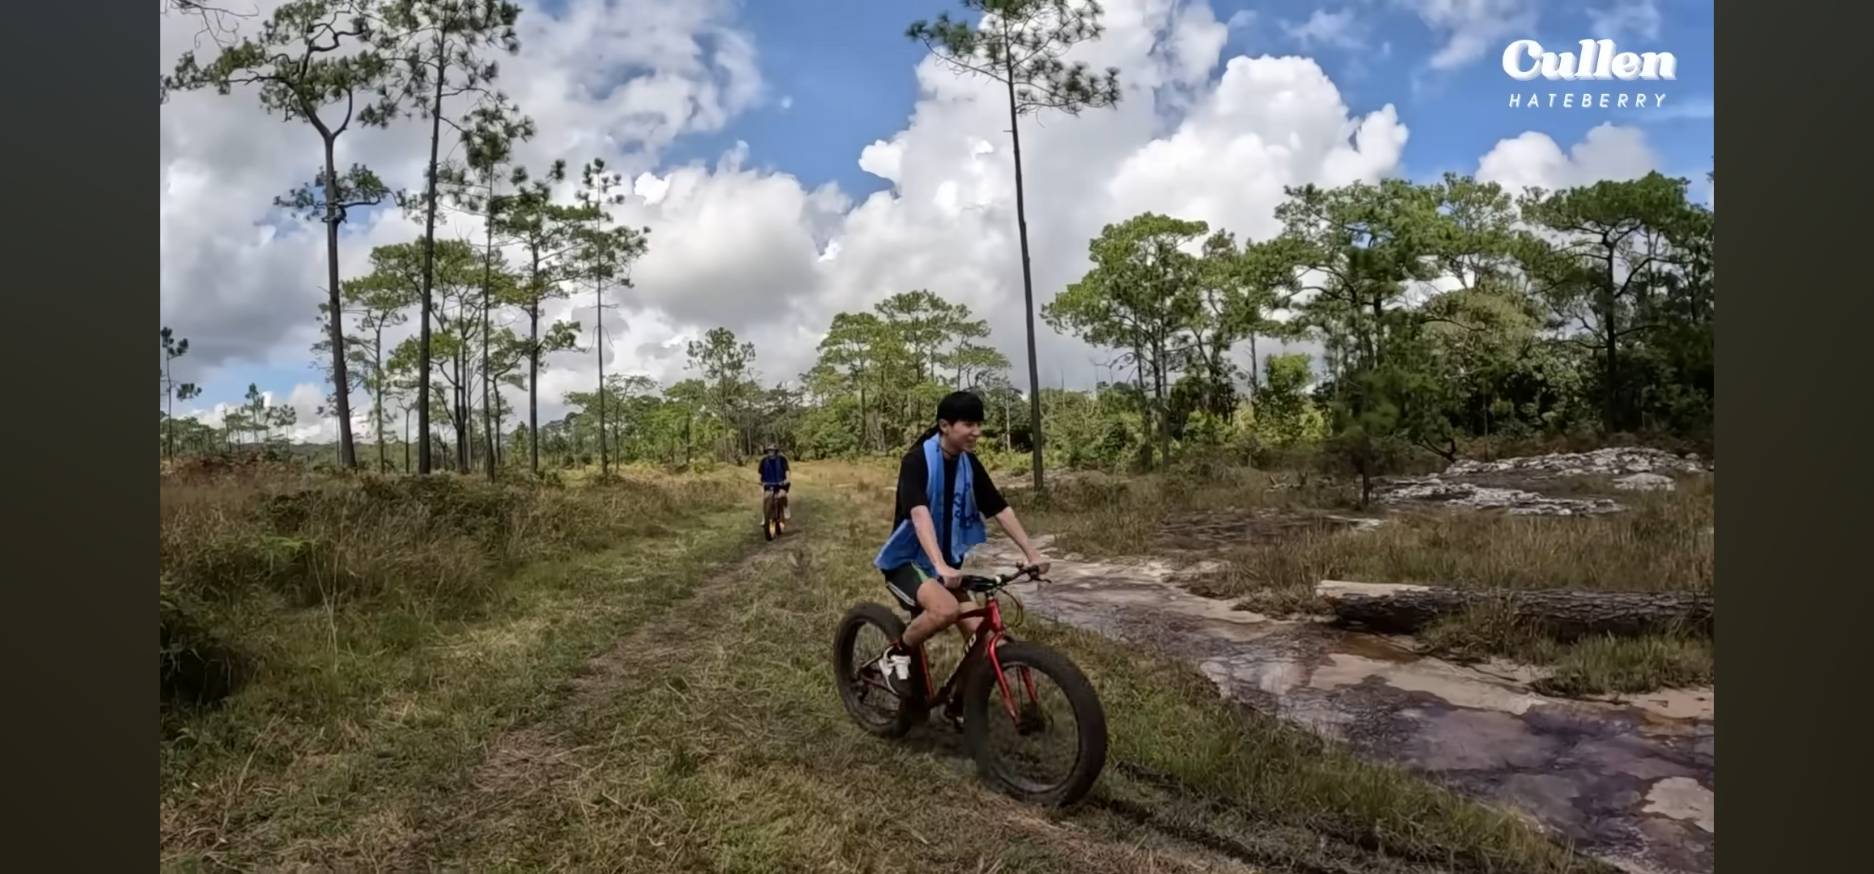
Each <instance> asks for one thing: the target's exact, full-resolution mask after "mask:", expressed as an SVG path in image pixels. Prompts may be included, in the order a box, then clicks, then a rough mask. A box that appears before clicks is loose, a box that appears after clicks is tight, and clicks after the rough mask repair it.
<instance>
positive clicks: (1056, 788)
mask: <svg viewBox="0 0 1874 874" xmlns="http://www.w3.org/2000/svg"><path fill="white" fill-rule="evenodd" d="M997 657H998V659H999V660H1000V661H1001V664H1002V674H1001V677H1000V678H998V677H997V675H996V669H995V666H994V665H992V664H991V663H990V661H989V660H988V659H987V658H984V659H983V660H981V661H980V662H978V663H977V664H976V666H975V667H974V668H973V669H972V670H971V672H970V676H969V679H968V681H967V682H966V683H965V685H964V691H963V695H964V697H963V742H964V745H965V747H966V748H967V749H968V750H969V751H970V754H971V755H972V756H974V757H975V759H976V768H977V772H978V773H979V774H980V775H981V776H982V778H983V779H984V780H986V781H987V782H988V783H990V785H992V786H994V787H996V788H997V789H999V790H1001V791H1003V792H1006V793H1008V794H1010V795H1013V796H1015V797H1016V798H1019V799H1021V800H1023V801H1028V802H1032V803H1036V804H1043V805H1048V806H1052V807H1067V806H1069V805H1072V804H1074V803H1075V802H1078V801H1079V800H1080V799H1081V798H1082V797H1084V796H1085V795H1086V794H1087V791H1088V790H1090V789H1092V788H1093V783H1094V781H1096V780H1098V779H1099V776H1100V771H1101V770H1102V769H1103V768H1104V767H1105V766H1106V712H1105V711H1104V710H1103V709H1102V708H1101V706H1100V699H1099V696H1098V695H1097V694H1096V693H1095V692H1094V691H1093V684H1092V683H1090V682H1088V681H1087V678H1086V675H1085V674H1082V673H1081V672H1080V669H1079V668H1078V667H1076V666H1075V665H1074V663H1073V662H1072V661H1069V660H1068V659H1067V657H1066V656H1063V655H1061V654H1060V653H1057V652H1055V651H1053V650H1051V649H1048V648H1047V647H1043V646H1038V645H1036V644H1032V643H1016V642H1007V643H1004V644H1002V645H1001V646H1000V647H999V648H998V651H997Z"/></svg>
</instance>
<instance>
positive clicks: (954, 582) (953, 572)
mask: <svg viewBox="0 0 1874 874" xmlns="http://www.w3.org/2000/svg"><path fill="white" fill-rule="evenodd" d="M937 582H939V583H942V584H943V587H944V588H946V589H951V590H955V589H960V588H963V572H962V571H959V570H957V569H956V568H953V567H951V566H949V565H939V566H938V567H937Z"/></svg>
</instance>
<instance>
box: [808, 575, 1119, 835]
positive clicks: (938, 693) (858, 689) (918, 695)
mask: <svg viewBox="0 0 1874 874" xmlns="http://www.w3.org/2000/svg"><path fill="white" fill-rule="evenodd" d="M1024 576H1028V577H1034V576H1035V574H1034V572H1033V571H1032V569H1029V570H1023V571H1018V572H1016V573H1013V574H1007V575H1002V576H998V577H995V578H989V577H977V576H965V577H964V578H963V588H964V590H965V591H968V592H970V593H971V594H972V595H979V596H981V599H982V601H981V606H979V607H977V608H976V609H974V610H967V611H965V612H964V613H963V616H962V618H965V619H969V618H981V619H982V620H983V623H982V624H981V625H980V626H979V627H978V628H977V631H976V635H975V637H974V638H973V639H972V640H971V641H970V645H969V649H968V651H966V652H965V653H964V655H963V660H962V662H961V663H959V664H958V665H957V668H956V670H954V671H953V672H951V674H950V676H949V678H948V679H946V680H945V681H944V683H943V685H942V686H941V687H940V686H937V685H936V684H935V683H934V682H933V678H932V677H931V672H930V659H929V657H928V655H927V654H926V653H925V651H924V647H922V646H920V647H918V648H917V650H916V651H915V652H913V653H912V654H911V676H910V678H909V680H906V681H899V684H900V685H901V686H909V689H908V690H907V691H906V693H905V694H902V695H901V694H899V693H897V692H894V691H892V688H891V687H890V686H889V685H887V683H886V681H885V677H884V674H883V672H882V670H881V664H882V662H881V657H882V656H883V654H884V652H885V649H886V647H887V646H888V645H889V644H890V642H891V641H893V640H897V639H898V638H899V637H900V636H901V635H902V634H904V628H905V623H904V620H902V619H900V618H899V617H898V615H897V614H896V613H893V612H892V611H891V610H890V609H889V608H887V607H885V606H884V605H882V604H859V605H856V606H854V607H853V608H852V609H851V610H849V611H847V613H846V616H845V617H844V618H843V619H841V620H840V623H839V628H838V630H837V631H836V632H835V633H834V637H833V669H834V674H835V681H836V682H837V683H838V685H839V696H840V701H841V702H842V703H843V704H845V706H846V712H847V713H848V714H849V715H850V716H852V718H853V721H854V722H857V723H859V726H860V727H861V728H864V729H865V730H866V731H868V732H871V733H872V734H875V735H878V736H880V737H889V738H896V737H902V736H904V735H905V733H906V732H909V731H910V730H911V728H912V727H913V726H915V725H916V724H917V723H919V722H921V721H924V720H926V719H927V718H928V717H929V714H930V712H931V711H932V710H934V709H936V708H938V707H942V708H943V709H944V714H945V716H946V717H948V718H950V719H951V720H953V721H960V722H961V723H962V728H963V744H964V747H965V749H967V750H968V751H969V753H970V756H971V757H972V758H973V759H975V761H976V767H977V772H978V773H979V774H980V775H981V777H982V778H983V779H984V780H985V781H986V782H988V783H989V784H990V785H992V786H994V787H995V788H997V789H998V790H1000V791H1003V792H1006V793H1008V794H1010V795H1012V796H1014V797H1016V798H1019V799H1021V800H1023V801H1028V802H1032V803H1038V804H1043V805H1048V806H1052V807H1067V806H1069V805H1072V804H1074V803H1075V802H1078V801H1079V800H1080V799H1081V798H1082V797H1084V796H1085V795H1086V794H1087V791H1088V790H1090V789H1092V788H1093V784H1094V781H1096V780H1098V779H1099V776H1100V771H1101V769H1103V768H1104V767H1105V765H1106V713H1105V711H1104V710H1103V709H1102V708H1101V706H1100V699H1099V696H1098V695H1097V694H1096V693H1095V692H1094V691H1093V684H1092V683H1090V682H1088V681H1087V677H1086V675H1085V674H1084V673H1082V672H1081V671H1080V668H1079V667H1077V666H1075V665H1074V663H1073V662H1072V661H1070V660H1069V659H1068V658H1067V657H1066V656H1063V655H1061V654H1060V653H1058V652H1056V651H1054V650H1052V649H1049V648H1047V647H1045V646H1041V645H1039V644H1035V643H1027V642H1021V641H1016V640H1015V639H1013V638H1012V637H1010V636H1009V634H1008V628H1007V627H1006V626H1005V625H1004V624H1003V621H1002V605H1001V596H1002V595H1003V594H1004V593H1003V592H1002V589H1003V588H1004V587H1006V586H1007V585H1008V584H1009V583H1011V582H1013V581H1015V580H1017V579H1020V578H1022V577H1024ZM1019 603H1020V602H1019V601H1018V602H1017V605H1018V607H1019ZM906 612H908V613H910V614H911V616H912V617H913V618H915V617H916V615H917V613H918V612H920V611H918V610H915V609H911V610H907V611H906ZM1049 690H1053V694H1049ZM1050 754H1051V755H1050Z"/></svg>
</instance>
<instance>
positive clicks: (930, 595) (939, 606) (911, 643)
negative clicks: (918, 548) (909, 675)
mask: <svg viewBox="0 0 1874 874" xmlns="http://www.w3.org/2000/svg"><path fill="white" fill-rule="evenodd" d="M917 605H918V606H919V607H922V608H924V612H923V613H920V614H918V617H917V618H916V619H913V620H911V625H910V627H908V628H906V629H905V630H904V638H903V641H904V646H905V648H906V649H912V648H915V647H917V646H919V645H921V644H923V643H924V641H927V640H930V639H931V638H933V637H935V636H937V632H940V631H942V630H944V629H946V628H949V627H950V626H951V625H954V624H956V621H957V617H958V616H961V615H962V614H963V605H962V604H961V603H959V602H958V601H957V593H954V592H951V591H950V590H949V589H946V588H944V584H943V583H940V582H937V581H936V580H930V579H927V580H925V581H924V583H923V585H920V586H918V589H917Z"/></svg>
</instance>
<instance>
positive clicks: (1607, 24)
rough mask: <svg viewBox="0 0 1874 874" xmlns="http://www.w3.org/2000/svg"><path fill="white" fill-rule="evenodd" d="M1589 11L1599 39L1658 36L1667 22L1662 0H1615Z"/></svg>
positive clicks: (1589, 18)
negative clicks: (1660, 4) (1662, 8)
mask: <svg viewBox="0 0 1874 874" xmlns="http://www.w3.org/2000/svg"><path fill="white" fill-rule="evenodd" d="M1587 14H1588V23H1589V26H1590V27H1591V28H1592V29H1593V36H1594V37H1595V38H1596V39H1612V40H1618V39H1620V38H1622V37H1625V36H1628V35H1633V36H1639V37H1643V38H1645V39H1658V38H1659V28H1660V25H1662V24H1663V23H1664V18H1663V16H1661V15H1660V13H1659V0H1614V2H1613V3H1612V4H1611V5H1609V6H1605V7H1601V8H1593V7H1590V8H1589V9H1588V10H1587Z"/></svg>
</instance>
